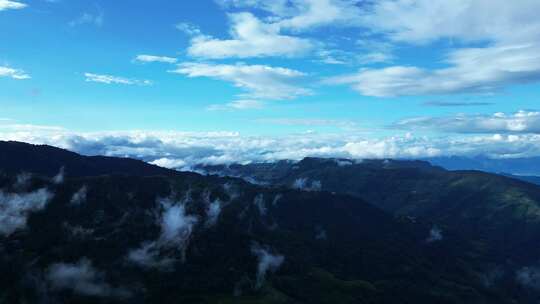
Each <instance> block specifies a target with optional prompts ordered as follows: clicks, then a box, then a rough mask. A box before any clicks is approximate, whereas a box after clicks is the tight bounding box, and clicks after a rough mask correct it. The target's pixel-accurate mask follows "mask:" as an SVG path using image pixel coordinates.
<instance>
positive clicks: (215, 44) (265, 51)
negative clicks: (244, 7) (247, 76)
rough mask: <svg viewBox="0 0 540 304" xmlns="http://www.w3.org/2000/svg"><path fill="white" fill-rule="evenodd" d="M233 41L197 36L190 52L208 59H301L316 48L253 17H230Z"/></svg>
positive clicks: (238, 15)
mask: <svg viewBox="0 0 540 304" xmlns="http://www.w3.org/2000/svg"><path fill="white" fill-rule="evenodd" d="M229 18H230V21H231V30H230V35H231V39H225V40H223V39H217V38H214V37H211V36H208V35H202V34H199V35H196V36H193V37H192V39H191V45H190V47H189V48H188V50H187V52H188V54H189V55H191V56H194V57H202V58H208V59H222V58H230V57H234V58H249V57H267V56H287V57H291V56H299V55H302V54H305V53H307V52H309V51H310V50H311V49H312V48H313V44H312V42H311V41H309V40H307V39H303V38H298V37H293V36H287V35H283V34H280V30H279V27H277V26H275V25H272V24H267V23H264V22H262V21H261V20H259V19H258V18H257V17H255V16H254V15H253V14H251V13H247V12H243V13H235V14H230V15H229Z"/></svg>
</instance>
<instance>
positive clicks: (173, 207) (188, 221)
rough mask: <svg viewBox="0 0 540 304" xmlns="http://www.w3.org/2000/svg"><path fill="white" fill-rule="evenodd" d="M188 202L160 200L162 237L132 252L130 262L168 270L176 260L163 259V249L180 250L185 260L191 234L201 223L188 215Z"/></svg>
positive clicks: (159, 220)
mask: <svg viewBox="0 0 540 304" xmlns="http://www.w3.org/2000/svg"><path fill="white" fill-rule="evenodd" d="M187 200H188V198H186V199H185V200H184V201H181V202H175V201H173V200H171V199H169V198H165V199H160V200H159V202H158V203H159V208H160V210H161V211H160V217H159V219H158V222H159V225H160V228H161V233H160V236H159V238H158V239H157V240H156V241H151V242H145V243H143V245H142V246H141V248H139V249H136V250H132V251H130V252H129V254H128V259H129V260H130V261H132V262H134V263H136V264H139V265H141V266H144V267H157V268H166V267H168V266H170V265H171V263H172V262H174V259H173V258H170V257H161V256H160V253H161V250H162V249H173V250H178V251H179V252H180V254H181V258H182V261H184V260H185V254H186V249H187V246H188V244H189V240H190V238H191V234H192V233H193V229H194V226H195V224H197V222H198V221H199V220H198V218H197V217H196V216H193V215H187V214H186V210H185V203H186V201H187ZM214 211H215V210H214Z"/></svg>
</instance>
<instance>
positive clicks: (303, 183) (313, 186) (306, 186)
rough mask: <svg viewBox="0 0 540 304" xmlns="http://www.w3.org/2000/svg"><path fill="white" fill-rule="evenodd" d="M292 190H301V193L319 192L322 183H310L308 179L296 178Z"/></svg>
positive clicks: (315, 181)
mask: <svg viewBox="0 0 540 304" xmlns="http://www.w3.org/2000/svg"><path fill="white" fill-rule="evenodd" d="M292 187H293V189H298V190H303V191H321V189H322V183H321V182H320V181H318V180H314V181H310V180H309V179H308V178H305V177H301V178H297V179H296V180H295V181H294V182H293V184H292Z"/></svg>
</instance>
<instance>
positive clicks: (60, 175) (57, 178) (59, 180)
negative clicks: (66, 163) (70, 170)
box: [52, 167, 65, 185]
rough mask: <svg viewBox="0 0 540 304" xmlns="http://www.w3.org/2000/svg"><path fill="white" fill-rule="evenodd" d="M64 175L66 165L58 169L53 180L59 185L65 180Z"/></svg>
mask: <svg viewBox="0 0 540 304" xmlns="http://www.w3.org/2000/svg"><path fill="white" fill-rule="evenodd" d="M64 175H65V169H64V167H62V168H60V171H58V174H56V175H55V176H54V177H53V178H52V182H53V183H55V184H57V185H60V184H62V183H63V182H64Z"/></svg>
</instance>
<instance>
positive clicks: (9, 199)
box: [0, 188, 53, 236]
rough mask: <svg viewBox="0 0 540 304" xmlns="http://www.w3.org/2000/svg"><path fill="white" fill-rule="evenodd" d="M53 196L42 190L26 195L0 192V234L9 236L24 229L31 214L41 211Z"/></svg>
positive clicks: (46, 190)
mask: <svg viewBox="0 0 540 304" xmlns="http://www.w3.org/2000/svg"><path fill="white" fill-rule="evenodd" d="M52 197H53V194H52V193H51V192H49V190H48V189H46V188H42V189H38V190H36V191H33V192H28V193H5V192H4V191H2V190H0V234H3V235H5V236H9V235H10V234H12V233H13V232H15V231H16V230H20V229H24V228H25V227H26V222H27V220H28V216H29V215H30V213H31V212H35V211H39V210H43V209H44V208H45V206H46V205H47V203H48V202H49V201H50V200H51V198H52Z"/></svg>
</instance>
